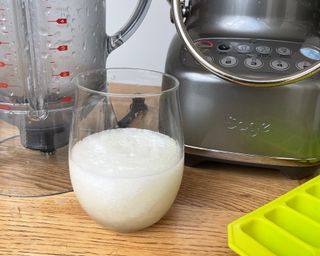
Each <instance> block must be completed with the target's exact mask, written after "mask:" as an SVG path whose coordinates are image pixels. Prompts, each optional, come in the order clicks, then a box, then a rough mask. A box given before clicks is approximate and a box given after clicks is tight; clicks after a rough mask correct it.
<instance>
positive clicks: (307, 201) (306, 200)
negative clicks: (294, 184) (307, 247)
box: [286, 194, 320, 240]
mask: <svg viewBox="0 0 320 256" xmlns="http://www.w3.org/2000/svg"><path fill="white" fill-rule="evenodd" d="M286 204H287V205H288V206H289V207H290V208H292V209H293V210H295V211H297V212H299V213H301V214H303V215H305V216H306V217H308V218H310V219H312V220H314V221H316V222H318V223H319V224H320V200H317V199H316V198H313V197H312V196H309V195H308V194H301V195H297V196H295V197H293V198H291V199H289V200H288V201H287V202H286ZM319 235H320V234H319ZM319 240H320V238H319Z"/></svg>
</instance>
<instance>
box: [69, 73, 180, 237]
mask: <svg viewBox="0 0 320 256" xmlns="http://www.w3.org/2000/svg"><path fill="white" fill-rule="evenodd" d="M74 84H75V85H76V104H75V109H74V116H73V125H72V132H71V135H70V145H69V167H70V177H71V182H72V186H73V189H74V192H75V194H76V196H77V198H78V200H79V202H80V204H81V206H82V207H83V209H84V210H85V211H86V212H87V213H88V214H89V215H90V216H91V217H92V218H93V219H94V220H96V221H97V222H98V223H100V224H102V225H103V226H105V227H107V228H109V229H112V230H116V231H120V232H132V231H136V230H140V229H143V228H145V227H148V226H150V225H152V224H154V223H155V222H157V221H158V220H160V219H161V218H162V217H163V216H164V215H165V213H166V212H167V211H168V210H169V208H170V207H171V205H172V203H173V201H174V200H175V198H176V195H177V193H178V190H179V187H180V184H181V179H182V174H183V166H184V146H183V145H184V143H183V133H182V128H181V115H180V108H179V101H178V86H179V83H178V81H177V79H176V78H174V77H172V76H170V75H167V74H163V73H159V72H154V71H148V70H140V69H124V68H120V69H102V70H95V71H89V72H86V73H82V74H80V75H78V76H77V77H76V78H75V79H74Z"/></svg>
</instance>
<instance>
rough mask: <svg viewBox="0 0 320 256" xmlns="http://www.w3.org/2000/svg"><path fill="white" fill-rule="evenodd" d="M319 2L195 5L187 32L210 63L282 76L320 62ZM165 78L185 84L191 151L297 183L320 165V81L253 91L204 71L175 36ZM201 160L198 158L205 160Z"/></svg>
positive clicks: (200, 0)
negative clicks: (275, 172) (279, 172)
mask: <svg viewBox="0 0 320 256" xmlns="http://www.w3.org/2000/svg"><path fill="white" fill-rule="evenodd" d="M319 6H320V2H319V1H317V0H305V1H302V0H283V1H275V0H259V1H254V0H246V1H243V0H213V1H212V0H211V1H205V0H194V1H192V8H191V13H190V15H189V16H188V18H187V19H186V27H187V28H188V31H189V33H190V35H191V36H192V38H193V40H194V42H195V44H196V45H197V47H198V48H199V49H200V51H201V52H202V53H203V55H205V56H206V59H207V61H209V62H213V63H216V64H218V65H220V66H221V68H223V69H226V70H228V71H232V72H233V73H235V74H241V75H246V76H247V77H251V78H257V77H261V76H264V77H271V78H272V77H279V76H281V75H283V74H289V73H294V72H297V71H299V70H303V69H305V68H306V67H309V66H311V65H313V64H315V63H316V62H317V61H319V59H320V53H319V48H320V43H319V38H318V37H317V35H318V34H319V17H320V11H319V10H320V9H319V8H320V7H319ZM166 72H168V73H171V74H173V75H175V76H176V77H177V78H179V79H180V82H181V87H180V99H181V107H182V114H183V121H184V131H185V142H186V152H187V153H189V154H191V155H193V156H198V157H206V158H211V159H215V160H220V161H230V162H237V163H242V164H249V165H260V166H267V167H274V168H278V169H282V170H284V171H285V172H286V173H287V174H288V175H290V176H291V177H293V178H299V177H302V176H306V175H309V174H310V173H311V172H313V171H314V170H316V169H317V168H318V166H319V165H320V94H319V92H320V91H319V89H320V83H319V81H320V80H319V78H320V77H319V75H315V76H313V77H310V78H308V79H305V80H303V81H299V82H296V83H294V84H290V85H284V86H279V87H268V88H255V87H245V86H240V85H236V84H233V83H230V82H227V81H225V80H222V79H220V78H218V77H216V76H214V75H213V74H211V73H209V72H208V71H206V70H205V69H204V68H203V67H202V66H200V65H199V64H198V63H197V62H196V61H195V60H194V58H193V57H192V56H191V54H190V53H189V52H188V51H187V50H186V47H185V45H184V44H183V43H182V41H181V40H180V39H179V37H178V36H176V37H175V38H174V39H173V41H172V43H171V46H170V49H169V52H168V56H167V63H166ZM200 159H201V158H200Z"/></svg>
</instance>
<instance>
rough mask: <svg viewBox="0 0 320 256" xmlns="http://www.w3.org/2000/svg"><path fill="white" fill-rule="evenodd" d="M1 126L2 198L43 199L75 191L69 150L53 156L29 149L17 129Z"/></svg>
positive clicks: (0, 192) (66, 149)
mask: <svg viewBox="0 0 320 256" xmlns="http://www.w3.org/2000/svg"><path fill="white" fill-rule="evenodd" d="M0 122H1V123H0V134H1V137H0V194H1V195H7V196H17V197H38V196H39V197H40V196H49V195H54V194H60V193H64V192H69V191H72V186H71V182H70V177H69V168H68V146H65V147H63V148H60V149H58V150H57V151H55V152H53V153H50V154H48V153H42V152H40V151H38V150H30V149H27V148H25V147H23V146H22V145H21V142H20V135H19V130H18V129H17V128H16V127H14V126H11V125H9V124H7V123H5V122H3V121H0ZM3 136H5V137H3Z"/></svg>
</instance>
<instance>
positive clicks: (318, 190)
mask: <svg viewBox="0 0 320 256" xmlns="http://www.w3.org/2000/svg"><path fill="white" fill-rule="evenodd" d="M307 193H308V194H310V195H312V196H314V197H316V198H318V199H319V200H320V184H317V185H314V186H312V187H311V188H309V189H307Z"/></svg>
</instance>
